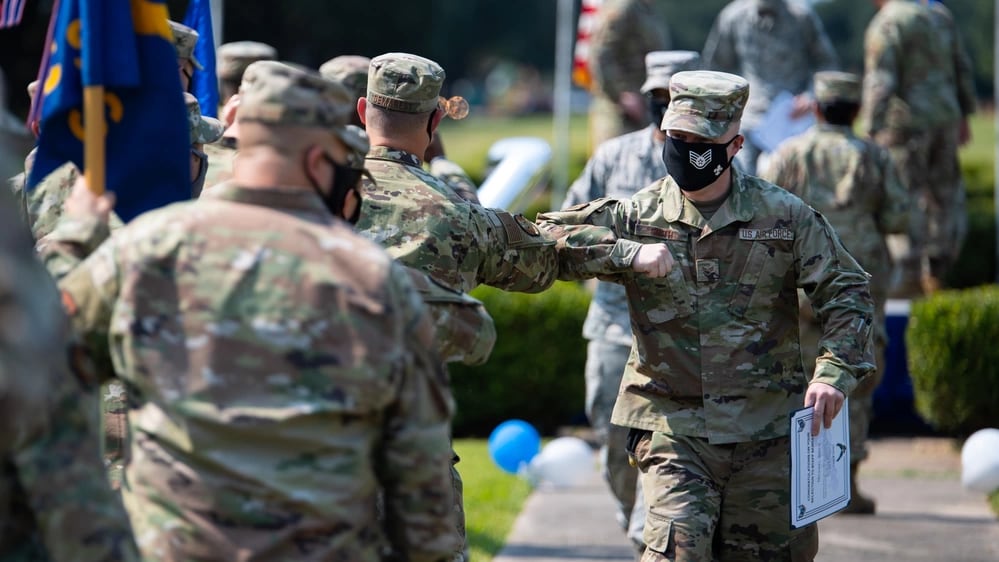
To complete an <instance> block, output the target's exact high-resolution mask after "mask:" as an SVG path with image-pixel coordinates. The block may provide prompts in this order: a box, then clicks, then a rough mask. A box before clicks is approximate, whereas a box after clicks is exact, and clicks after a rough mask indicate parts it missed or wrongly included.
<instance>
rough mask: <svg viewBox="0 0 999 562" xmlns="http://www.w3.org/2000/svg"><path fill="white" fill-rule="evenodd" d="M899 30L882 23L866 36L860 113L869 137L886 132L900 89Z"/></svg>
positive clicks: (873, 27) (872, 26)
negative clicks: (890, 108)
mask: <svg viewBox="0 0 999 562" xmlns="http://www.w3.org/2000/svg"><path fill="white" fill-rule="evenodd" d="M900 46H901V42H900V41H899V37H898V29H897V28H895V27H894V26H892V25H888V24H886V23H881V24H878V25H871V26H869V27H868V28H867V32H866V33H865V34H864V84H863V90H864V91H863V101H862V102H861V104H860V106H861V112H862V114H863V122H864V123H865V124H866V127H867V134H868V135H869V136H871V137H873V136H874V134H875V133H877V132H879V131H882V130H884V128H885V127H886V121H885V120H886V117H887V115H888V102H889V100H890V99H891V97H892V96H893V95H894V94H895V91H896V90H897V89H898V79H897V76H898V71H899V69H898V61H899V58H900V57H902V56H904V53H902V52H900Z"/></svg>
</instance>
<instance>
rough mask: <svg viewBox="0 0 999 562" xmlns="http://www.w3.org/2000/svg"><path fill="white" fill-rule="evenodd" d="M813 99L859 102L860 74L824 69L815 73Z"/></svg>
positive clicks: (818, 100)
mask: <svg viewBox="0 0 999 562" xmlns="http://www.w3.org/2000/svg"><path fill="white" fill-rule="evenodd" d="M814 81H815V101H817V102H820V103H823V102H824V103H829V102H834V101H845V102H850V103H860V90H861V82H860V76H858V75H856V74H852V73H849V72H837V71H832V70H824V71H822V72H816V73H815V79H814Z"/></svg>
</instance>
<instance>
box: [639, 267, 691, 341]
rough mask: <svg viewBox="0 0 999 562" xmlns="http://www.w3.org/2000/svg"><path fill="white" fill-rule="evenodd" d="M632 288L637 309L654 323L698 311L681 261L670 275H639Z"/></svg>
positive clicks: (651, 324) (662, 322)
mask: <svg viewBox="0 0 999 562" xmlns="http://www.w3.org/2000/svg"><path fill="white" fill-rule="evenodd" d="M632 291H634V292H632ZM628 292H629V293H630V294H629V301H630V306H631V307H632V309H633V312H635V313H637V314H638V315H639V317H640V318H644V319H645V320H646V321H647V322H648V324H649V325H650V326H658V325H660V324H665V323H666V322H670V321H672V320H675V319H677V318H684V317H686V316H690V315H691V314H693V313H694V307H693V304H692V299H691V297H690V292H689V291H688V290H687V280H686V279H685V278H684V275H683V268H682V267H681V266H680V264H679V263H677V264H676V265H675V266H674V267H673V270H672V271H670V272H669V274H667V275H666V277H660V278H655V279H653V278H651V277H645V276H641V275H639V276H636V277H635V278H634V281H633V282H632V283H631V287H629V291H628Z"/></svg>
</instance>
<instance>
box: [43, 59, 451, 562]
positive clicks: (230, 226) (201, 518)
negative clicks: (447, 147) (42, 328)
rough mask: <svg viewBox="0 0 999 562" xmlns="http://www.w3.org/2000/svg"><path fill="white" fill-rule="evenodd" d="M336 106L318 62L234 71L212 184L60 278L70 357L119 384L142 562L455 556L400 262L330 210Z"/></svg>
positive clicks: (342, 210) (338, 146) (424, 329)
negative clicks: (231, 115)
mask: <svg viewBox="0 0 999 562" xmlns="http://www.w3.org/2000/svg"><path fill="white" fill-rule="evenodd" d="M352 110H353V107H352V106H351V104H350V99H349V94H348V93H347V92H346V91H344V90H343V89H342V88H340V87H339V86H337V85H336V84H333V83H331V82H328V81H326V80H324V79H323V78H322V77H320V76H319V75H318V74H315V73H311V72H307V71H304V70H300V69H297V68H293V67H291V66H288V65H284V64H281V63H276V62H265V61H261V62H257V63H254V64H253V65H251V66H250V67H249V68H248V69H247V72H246V76H245V78H244V90H243V92H242V102H241V105H240V108H239V111H238V114H237V122H238V124H239V127H240V141H241V150H242V157H241V159H240V161H239V162H238V164H237V167H236V169H235V175H234V179H233V181H232V182H229V183H226V184H224V185H222V186H217V187H216V188H215V189H214V190H212V191H211V192H209V193H206V194H205V196H204V197H202V198H201V199H200V200H198V201H196V202H188V203H181V204H176V205H171V206H169V207H166V208H163V209H160V210H157V211H153V212H151V213H147V214H145V215H143V216H141V217H139V218H137V219H136V220H135V221H133V222H131V223H130V224H128V225H127V226H126V227H125V228H123V229H122V230H121V231H119V232H118V233H117V234H116V235H115V236H114V237H113V238H111V239H110V240H108V242H107V243H105V244H104V245H102V246H101V247H100V248H99V249H98V250H97V251H96V252H95V253H94V254H92V255H91V256H90V257H88V258H87V260H86V261H84V262H83V263H82V264H81V265H80V267H78V268H77V269H75V270H74V271H73V272H72V273H70V275H68V276H67V277H66V278H65V279H63V281H62V283H61V285H60V286H61V288H62V290H63V292H64V299H63V300H64V302H65V303H66V304H67V306H68V307H69V309H70V310H71V311H72V313H73V314H72V318H73V322H74V325H75V326H76V327H77V328H78V329H79V330H80V331H81V333H83V334H86V338H85V340H84V341H85V342H86V344H87V345H86V351H87V352H88V354H89V356H90V358H91V360H92V361H93V362H94V364H95V365H96V366H97V367H104V369H110V368H111V364H112V363H113V365H114V370H115V372H116V373H117V375H118V377H119V378H120V379H121V380H122V381H123V382H124V383H125V384H126V385H127V387H128V394H129V398H130V401H132V402H131V403H130V409H129V426H130V428H131V433H132V438H133V441H132V459H131V462H130V463H129V464H128V465H127V467H126V470H125V481H126V482H127V485H126V486H123V496H124V499H125V504H126V507H127V508H128V509H129V512H130V514H131V516H132V523H133V526H134V527H135V529H136V536H137V537H139V547H140V549H141V550H142V552H143V555H144V556H145V557H148V558H150V559H157V560H167V561H170V560H178V561H179V560H185V561H186V560H190V559H198V560H236V559H243V560H263V559H266V560H289V559H295V560H330V559H334V558H335V559H343V560H359V561H365V560H370V561H375V560H382V559H383V556H382V554H383V553H384V552H385V551H387V550H388V549H391V550H393V551H396V552H398V553H400V554H401V555H402V556H403V557H404V558H405V559H408V560H428V561H429V560H442V559H446V558H447V557H448V556H449V555H450V553H452V552H453V551H454V550H455V548H457V545H456V544H455V542H456V541H455V537H454V535H453V528H454V521H453V517H452V513H451V510H450V506H451V505H452V497H451V495H452V491H451V483H450V478H449V475H448V466H447V460H448V457H449V453H448V437H449V433H450V429H449V420H450V416H451V413H452V411H453V404H452V399H451V396H450V390H449V388H448V383H447V379H446V377H445V375H444V373H443V371H442V370H441V368H440V361H439V359H438V358H437V356H436V355H434V354H433V352H432V345H433V341H432V338H433V331H432V330H433V328H432V325H431V324H430V320H429V318H428V317H427V316H426V312H425V309H424V307H423V304H422V302H421V301H420V298H419V295H418V294H417V293H416V291H415V290H414V289H413V288H412V285H411V284H410V282H409V280H408V276H407V275H406V274H405V273H404V271H403V270H402V269H401V268H400V267H399V266H398V265H396V264H395V262H393V261H392V260H391V258H390V256H388V255H387V254H386V253H385V252H384V251H383V250H381V249H380V248H378V247H377V246H375V245H374V244H371V243H370V242H368V241H366V240H363V239H361V238H360V237H358V236H356V235H354V234H353V233H352V232H351V227H350V225H349V224H347V223H346V222H343V221H341V220H339V219H338V218H334V214H336V215H340V216H343V217H352V216H353V215H354V211H355V210H356V208H357V207H358V206H359V200H358V198H357V189H358V188H359V186H358V184H357V180H358V178H359V177H360V173H361V170H360V169H359V167H360V166H361V165H362V164H361V163H362V162H363V154H364V152H365V149H366V148H367V146H366V140H365V139H364V136H363V134H362V133H361V131H359V130H358V129H356V128H353V127H351V126H349V125H348V118H349V114H350V111H352ZM108 342H112V343H111V345H112V348H111V349H110V350H109V349H108ZM95 372H100V371H99V370H95ZM379 490H383V491H384V497H385V505H384V510H385V517H384V519H383V520H381V521H379V520H378V518H377V507H376V502H375V496H376V493H377V492H378V491H379Z"/></svg>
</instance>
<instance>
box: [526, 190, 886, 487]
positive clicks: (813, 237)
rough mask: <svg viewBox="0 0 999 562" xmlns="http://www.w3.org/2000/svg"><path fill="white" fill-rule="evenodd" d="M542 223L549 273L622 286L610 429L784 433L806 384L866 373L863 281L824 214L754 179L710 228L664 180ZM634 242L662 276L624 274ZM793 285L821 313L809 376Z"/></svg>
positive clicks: (844, 381)
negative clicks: (550, 258)
mask: <svg viewBox="0 0 999 562" xmlns="http://www.w3.org/2000/svg"><path fill="white" fill-rule="evenodd" d="M539 226H540V227H541V228H542V229H543V230H545V231H547V232H549V233H550V234H551V236H552V237H553V238H555V239H556V240H557V246H556V247H557V249H558V256H559V278H560V279H564V280H572V279H582V278H587V277H595V276H597V277H599V278H601V279H604V280H610V281H616V282H619V283H621V284H623V285H624V286H625V289H626V291H627V294H628V304H629V306H630V308H631V323H632V332H633V333H634V335H635V343H634V346H633V349H632V354H631V358H630V359H629V361H628V367H627V370H626V371H625V374H624V381H623V382H622V385H621V394H620V396H618V400H617V405H616V406H615V408H614V414H613V417H612V418H611V422H612V423H615V424H617V425H622V426H627V427H634V428H640V429H647V430H651V431H661V432H664V433H669V434H673V435H685V436H689V437H699V438H703V439H707V441H708V442H709V443H711V444H724V443H739V442H744V441H756V440H765V439H773V438H777V437H783V436H785V435H787V432H788V427H787V426H788V424H787V416H788V414H789V413H790V412H791V411H792V410H794V409H797V408H800V407H801V405H802V403H803V400H804V394H805V389H806V386H807V385H808V384H809V382H812V383H814V382H822V383H826V384H829V385H832V386H833V387H835V388H837V389H838V390H839V391H841V392H842V393H843V394H844V395H849V394H850V392H851V391H852V390H853V388H854V387H855V386H856V384H857V381H858V380H860V379H862V378H863V377H865V376H867V375H868V373H869V372H870V371H871V370H872V369H873V368H874V365H873V355H872V350H871V329H872V328H871V327H872V325H873V323H874V303H873V301H872V300H871V296H870V291H869V288H868V284H867V275H866V273H865V272H864V271H863V269H861V267H860V266H859V265H858V264H857V262H856V261H855V260H854V259H853V257H852V256H850V254H849V253H848V252H847V251H846V250H845V249H844V248H843V246H842V244H841V243H840V242H839V239H838V238H837V237H836V235H835V232H834V231H833V230H832V227H831V226H829V224H828V222H826V220H825V219H824V218H823V217H822V215H820V214H819V213H818V212H816V211H815V210H813V209H811V208H810V207H808V206H807V205H805V204H804V203H803V202H802V201H801V200H800V199H798V198H797V197H795V196H793V195H791V194H789V193H787V192H786V191H784V190H783V189H780V188H778V187H776V186H774V185H772V184H769V183H767V182H765V181H763V180H761V179H759V178H756V177H754V176H749V175H744V174H742V173H741V172H738V171H736V170H733V171H732V187H731V193H730V195H729V197H728V199H726V200H725V202H724V203H723V204H722V206H721V208H720V209H719V210H718V211H717V212H716V213H714V215H713V216H712V218H711V220H710V221H706V220H704V217H703V216H701V214H700V212H699V211H698V210H697V209H696V208H695V207H694V205H693V204H692V203H691V202H690V201H689V200H687V199H686V198H685V197H684V196H683V195H682V193H681V191H680V188H679V187H678V186H677V185H676V182H675V181H673V179H672V178H671V177H669V176H667V177H666V178H665V179H664V180H662V181H659V182H656V183H654V184H652V185H650V186H649V187H647V188H645V189H643V190H642V191H640V192H638V193H637V194H636V195H635V196H634V197H632V198H631V199H630V200H625V201H621V200H614V199H598V200H597V201H594V202H592V203H588V204H584V205H580V206H577V207H573V208H572V209H568V210H566V211H562V212H557V213H546V214H542V215H539ZM642 243H663V244H666V246H667V247H668V248H669V250H670V252H671V253H672V255H673V258H674V260H676V265H675V266H674V267H673V269H672V271H671V272H670V273H669V274H668V275H667V276H666V277H665V278H661V279H658V278H649V277H645V276H641V275H634V274H633V273H631V272H630V268H631V262H632V260H633V259H634V256H635V254H636V253H637V252H638V249H639V248H640V245H641V244H642ZM799 287H800V288H803V289H805V292H806V294H807V295H808V297H809V298H810V299H811V301H812V303H813V306H814V307H815V309H816V312H817V314H819V315H820V317H822V318H824V319H825V323H824V324H823V327H824V333H823V337H822V341H821V347H822V348H823V353H822V354H821V355H820V356H819V358H818V360H817V365H816V369H815V374H814V376H813V377H812V378H811V381H809V379H807V378H806V377H805V374H804V371H803V369H802V366H801V354H800V349H799V345H798V338H797V327H798V296H797V288H799ZM647 493H648V492H647Z"/></svg>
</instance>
